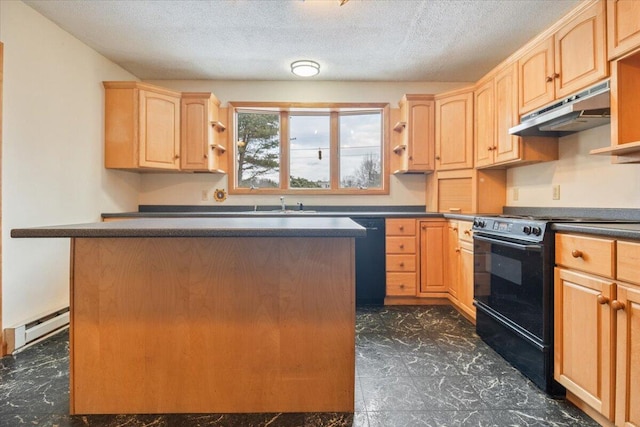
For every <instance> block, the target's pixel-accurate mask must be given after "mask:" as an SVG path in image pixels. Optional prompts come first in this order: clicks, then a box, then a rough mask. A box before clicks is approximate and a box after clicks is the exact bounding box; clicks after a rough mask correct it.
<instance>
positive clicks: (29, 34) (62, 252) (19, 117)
mask: <svg viewBox="0 0 640 427" xmlns="http://www.w3.org/2000/svg"><path fill="white" fill-rule="evenodd" d="M0 10H1V13H0V19H1V22H0V30H1V32H0V40H1V41H2V42H3V43H4V55H5V56H4V100H3V112H4V117H3V128H4V129H3V147H2V148H3V153H2V185H3V188H2V209H3V212H2V274H3V283H2V291H3V298H2V303H3V307H2V315H3V326H4V327H9V326H13V325H17V324H20V323H21V322H23V321H24V320H26V319H29V318H31V317H33V316H36V315H38V314H39V313H43V312H47V311H49V310H50V309H53V308H57V307H59V306H63V305H65V304H67V303H68V295H69V240H68V239H50V240H49V239H11V238H10V230H11V229H13V228H21V227H33V226H41V225H50V224H69V223H78V222H93V221H98V220H99V219H100V213H101V212H105V211H128V210H135V209H137V201H138V200H137V197H138V191H139V187H140V178H139V176H138V175H137V174H132V173H126V172H114V171H107V170H105V169H104V167H103V166H102V165H103V163H104V162H103V149H102V145H103V114H104V113H103V104H104V101H103V93H104V92H103V88H102V84H101V82H102V81H103V80H133V79H135V77H134V76H133V75H131V74H129V73H127V72H126V71H124V70H123V69H122V68H120V67H118V66H116V65H115V64H113V63H112V62H110V61H108V60H107V59H105V58H104V57H102V56H101V55H99V54H97V53H96V52H95V51H93V50H92V49H90V48H89V47H87V46H86V45H84V44H83V43H81V42H80V41H78V40H77V39H75V38H74V37H72V36H71V35H69V34H68V33H66V32H65V31H63V30H62V29H60V28H59V27H58V26H56V25H55V24H54V23H52V22H51V21H49V20H47V19H45V18H44V17H42V16H41V15H40V14H38V13H37V12H35V11H34V10H33V9H31V8H30V7H28V6H26V5H25V4H23V3H22V2H18V1H1V2H0Z"/></svg>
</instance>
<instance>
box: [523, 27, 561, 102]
mask: <svg viewBox="0 0 640 427" xmlns="http://www.w3.org/2000/svg"><path fill="white" fill-rule="evenodd" d="M553 60H554V59H553V38H552V37H550V38H548V39H546V40H543V41H542V42H540V43H538V44H537V45H536V46H534V47H533V48H532V49H531V50H530V51H529V52H527V53H526V54H525V55H524V56H522V57H521V58H520V59H519V60H518V88H519V90H518V95H519V96H518V99H519V111H520V114H524V113H527V112H529V111H531V110H534V109H536V108H538V107H541V106H543V105H544V104H548V103H549V102H551V101H553V100H554V99H555V91H554V83H553V80H554V78H555V74H554V73H555V72H554V68H553Z"/></svg>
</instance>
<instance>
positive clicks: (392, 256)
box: [385, 218, 418, 297]
mask: <svg viewBox="0 0 640 427" xmlns="http://www.w3.org/2000/svg"><path fill="white" fill-rule="evenodd" d="M385 234H386V236H385V247H386V270H387V274H386V276H387V290H386V295H387V296H388V297H406V296H412V297H415V296H416V292H417V290H416V287H417V283H418V265H417V261H416V259H417V256H418V255H417V252H418V246H417V235H416V219H415V218H392V219H387V220H386V222H385Z"/></svg>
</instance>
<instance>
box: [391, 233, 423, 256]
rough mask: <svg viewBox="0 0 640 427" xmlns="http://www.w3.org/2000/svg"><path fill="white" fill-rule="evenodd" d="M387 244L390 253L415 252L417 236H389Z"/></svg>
mask: <svg viewBox="0 0 640 427" xmlns="http://www.w3.org/2000/svg"><path fill="white" fill-rule="evenodd" d="M386 246H387V248H386V251H387V253H388V254H415V253H416V238H415V237H389V236H387V240H386Z"/></svg>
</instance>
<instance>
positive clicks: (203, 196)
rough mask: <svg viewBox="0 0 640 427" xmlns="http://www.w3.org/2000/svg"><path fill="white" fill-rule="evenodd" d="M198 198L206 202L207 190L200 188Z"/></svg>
mask: <svg viewBox="0 0 640 427" xmlns="http://www.w3.org/2000/svg"><path fill="white" fill-rule="evenodd" d="M200 200H202V201H203V202H206V201H207V200H209V192H208V191H207V190H202V194H201V195H200Z"/></svg>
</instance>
